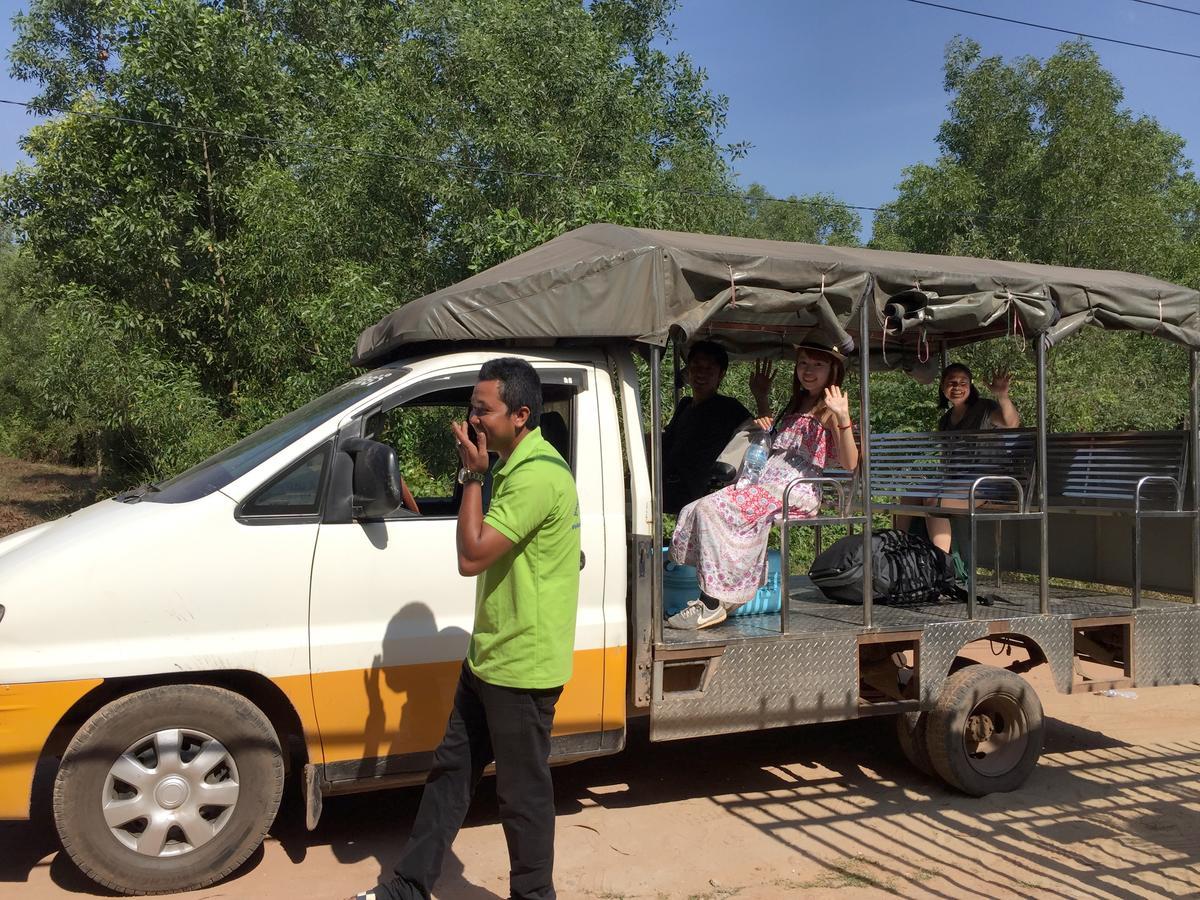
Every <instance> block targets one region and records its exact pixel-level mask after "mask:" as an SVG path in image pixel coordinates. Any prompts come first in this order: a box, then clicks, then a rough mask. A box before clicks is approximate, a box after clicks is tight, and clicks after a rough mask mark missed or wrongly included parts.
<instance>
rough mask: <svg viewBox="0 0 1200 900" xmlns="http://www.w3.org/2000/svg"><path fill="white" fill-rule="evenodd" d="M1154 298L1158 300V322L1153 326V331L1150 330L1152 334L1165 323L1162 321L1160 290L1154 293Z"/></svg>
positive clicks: (1156, 332)
mask: <svg viewBox="0 0 1200 900" xmlns="http://www.w3.org/2000/svg"><path fill="white" fill-rule="evenodd" d="M1155 299H1156V300H1157V301H1158V324H1157V325H1155V326H1154V331H1153V332H1152V334H1158V332H1159V329H1160V328H1162V327H1163V325H1164V324H1165V323H1164V322H1163V305H1162V291H1159V292H1158V293H1157V294H1156V295H1155Z"/></svg>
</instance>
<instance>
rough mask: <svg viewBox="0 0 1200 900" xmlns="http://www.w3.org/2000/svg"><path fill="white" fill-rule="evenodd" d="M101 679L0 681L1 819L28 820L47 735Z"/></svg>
mask: <svg viewBox="0 0 1200 900" xmlns="http://www.w3.org/2000/svg"><path fill="white" fill-rule="evenodd" d="M100 681H101V680H100V679H99V678H89V679H83V680H80V681H51V682H46V683H42V684H0V819H28V818H29V801H30V797H31V795H32V792H33V773H34V769H35V768H36V767H37V761H38V758H39V757H40V756H41V754H42V748H43V747H45V745H46V738H48V737H49V736H50V732H51V731H53V730H54V726H55V725H57V724H58V722H59V720H60V719H62V717H63V716H64V715H66V713H67V710H69V709H70V708H71V707H72V706H74V705H75V703H76V702H77V701H78V700H79V698H80V697H82V696H83V695H84V694H86V693H87V692H88V691H90V690H91V689H92V688H94V687H95V686H96V685H98V684H100Z"/></svg>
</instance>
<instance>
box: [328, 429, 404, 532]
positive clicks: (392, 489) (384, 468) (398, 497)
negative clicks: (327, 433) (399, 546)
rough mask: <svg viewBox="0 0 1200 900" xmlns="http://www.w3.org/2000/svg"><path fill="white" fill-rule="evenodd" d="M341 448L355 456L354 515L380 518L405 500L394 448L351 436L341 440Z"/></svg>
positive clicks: (364, 517)
mask: <svg viewBox="0 0 1200 900" xmlns="http://www.w3.org/2000/svg"><path fill="white" fill-rule="evenodd" d="M339 449H340V450H343V451H345V452H346V453H349V454H350V456H351V458H352V459H353V460H354V478H353V481H354V514H355V516H357V517H359V518H363V519H379V518H382V517H383V516H386V515H387V514H388V513H390V512H392V511H393V510H395V509H396V508H397V507H398V506H400V504H401V503H403V502H404V494H403V491H402V490H401V488H400V464H399V462H398V461H397V460H396V451H395V450H393V449H392V448H391V447H389V446H388V445H387V444H381V443H380V442H379V441H372V440H368V439H367V438H349V439H347V440H344V441H342V442H341V444H340V446H339Z"/></svg>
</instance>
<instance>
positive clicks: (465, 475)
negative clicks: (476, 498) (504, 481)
mask: <svg viewBox="0 0 1200 900" xmlns="http://www.w3.org/2000/svg"><path fill="white" fill-rule="evenodd" d="M484 477H485V476H484V473H483V472H476V471H473V470H472V469H468V468H467V467H466V466H463V467H462V468H461V469H459V470H458V483H459V484H466V483H467V482H468V481H476V482H478V483H479V484H483V479H484Z"/></svg>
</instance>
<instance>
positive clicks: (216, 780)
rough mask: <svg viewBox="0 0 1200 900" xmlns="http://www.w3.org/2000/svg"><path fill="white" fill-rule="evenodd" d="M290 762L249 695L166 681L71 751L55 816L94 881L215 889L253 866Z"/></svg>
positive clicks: (120, 703) (95, 725)
mask: <svg viewBox="0 0 1200 900" xmlns="http://www.w3.org/2000/svg"><path fill="white" fill-rule="evenodd" d="M282 790H283V757H282V754H281V752H280V748H279V739H278V737H277V735H276V733H275V729H274V728H273V727H272V726H271V723H270V722H269V721H268V720H267V718H266V716H264V715H263V714H262V712H261V711H260V710H259V709H258V707H256V706H254V704H252V703H250V702H249V701H248V700H247V699H246V698H245V697H242V696H241V695H239V694H235V693H233V692H231V691H227V690H224V689H222V688H216V687H209V686H206V685H167V686H163V687H156V688H149V689H147V690H142V691H138V692H136V693H133V694H129V695H128V696H125V697H121V698H120V699H118V700H114V701H113V702H111V703H109V704H108V705H107V706H104V707H103V708H101V709H100V710H99V711H98V712H96V713H95V715H93V716H92V717H91V718H90V719H89V720H88V721H87V722H86V723H85V724H84V726H83V727H82V728H81V729H80V730H79V732H78V733H77V734H76V735H75V738H74V739H73V740H72V741H71V744H70V746H68V747H67V750H66V752H65V753H64V754H63V759H62V764H61V765H60V767H59V770H58V776H57V778H56V779H55V783H54V819H55V823H56V825H57V826H58V833H59V837H60V838H61V839H62V843H63V848H64V849H65V850H66V851H67V853H68V854H69V855H70V857H71V859H72V860H73V861H74V862H75V864H76V865H77V866H78V867H79V868H80V870H81V871H82V872H83V873H84V874H85V875H87V876H88V877H89V878H91V879H92V880H94V881H96V882H97V883H99V884H101V885H104V886H105V887H108V888H111V889H113V890H116V891H120V892H122V893H126V894H162V893H172V892H177V891H188V890H195V889H197V888H202V887H205V886H207V885H210V884H213V883H214V882H216V881H219V880H220V879H222V878H224V877H225V876H226V875H228V874H229V873H231V872H232V871H234V870H235V869H236V868H237V867H238V866H240V865H241V864H242V863H243V862H245V861H246V859H247V857H249V856H250V854H251V853H253V852H254V850H255V849H257V847H258V846H259V845H260V844H261V843H262V840H263V838H264V837H265V836H266V833H267V829H268V828H270V826H271V823H272V822H273V821H274V819H275V813H276V811H277V810H278V808H279V799H280V795H281V793H282Z"/></svg>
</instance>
